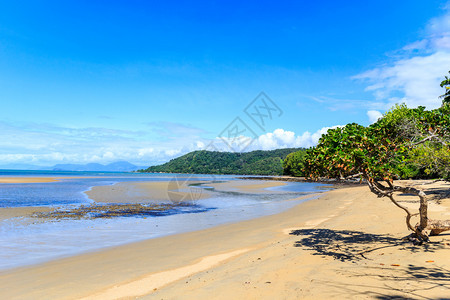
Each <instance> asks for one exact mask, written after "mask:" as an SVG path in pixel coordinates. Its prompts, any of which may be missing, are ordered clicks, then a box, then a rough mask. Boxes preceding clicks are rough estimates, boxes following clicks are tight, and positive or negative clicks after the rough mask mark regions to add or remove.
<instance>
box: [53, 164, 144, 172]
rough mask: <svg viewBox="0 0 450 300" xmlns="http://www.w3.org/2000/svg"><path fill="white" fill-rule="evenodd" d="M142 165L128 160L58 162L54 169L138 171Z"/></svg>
mask: <svg viewBox="0 0 450 300" xmlns="http://www.w3.org/2000/svg"><path fill="white" fill-rule="evenodd" d="M139 168H140V167H138V166H135V165H133V164H131V163H129V162H127V161H118V162H114V163H111V164H108V165H102V164H97V163H90V164H86V165H79V164H57V165H54V166H53V168H52V170H54V171H93V172H131V171H136V170H138V169H139Z"/></svg>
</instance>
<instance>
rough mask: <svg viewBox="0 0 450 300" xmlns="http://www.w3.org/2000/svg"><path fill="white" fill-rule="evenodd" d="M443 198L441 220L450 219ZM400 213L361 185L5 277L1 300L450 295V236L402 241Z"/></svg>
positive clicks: (0, 282)
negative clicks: (415, 242) (276, 209)
mask: <svg viewBox="0 0 450 300" xmlns="http://www.w3.org/2000/svg"><path fill="white" fill-rule="evenodd" d="M448 201H449V200H448V199H445V200H442V202H441V204H438V206H439V207H443V208H444V209H445V210H442V209H441V208H440V209H439V210H436V209H433V211H432V212H431V213H432V214H435V215H437V216H442V214H448V213H449V208H448V207H449V205H448ZM407 234H408V231H407V230H406V226H405V224H404V215H403V212H402V211H401V210H400V209H398V208H396V207H394V206H393V204H392V203H390V201H389V200H388V199H380V198H377V197H376V196H375V195H373V194H372V193H370V191H369V189H368V188H367V187H366V186H361V187H350V188H342V189H338V190H333V191H330V192H327V193H325V194H323V195H322V196H321V197H320V198H319V199H315V200H310V201H307V202H304V203H302V204H300V205H298V206H296V207H294V208H292V209H290V210H288V211H286V212H283V213H280V214H277V215H271V216H266V217H262V218H258V219H253V220H248V221H244V222H239V223H235V224H228V225H221V226H217V227H214V228H209V229H206V230H201V231H195V232H189V233H184V234H178V235H173V236H166V237H162V238H157V239H152V240H147V241H142V242H138V243H133V244H128V245H123V246H120V247H114V248H111V249H106V250H102V251H98V252H94V253H88V254H83V255H78V256H74V257H70V258H65V259H60V260H55V261H52V262H49V263H45V264H41V265H38V266H31V267H27V268H20V269H16V270H11V271H7V272H3V273H2V274H1V275H0V294H1V295H2V297H3V298H5V299H78V298H82V297H86V298H89V299H91V297H98V298H108V299H117V298H124V299H128V298H130V299H131V298H133V299H134V298H135V297H136V296H138V298H142V299H211V298H214V299H330V298H336V299H390V298H395V297H397V298H398V299H400V298H402V299H403V298H407V299H424V298H426V299H436V298H443V299H445V298H448V296H449V294H450V293H449V291H450V259H449V257H450V235H449V234H442V235H440V236H437V237H432V238H431V240H432V243H430V244H429V245H427V246H426V247H424V246H412V245H410V244H402V243H400V238H401V237H403V236H405V235H407Z"/></svg>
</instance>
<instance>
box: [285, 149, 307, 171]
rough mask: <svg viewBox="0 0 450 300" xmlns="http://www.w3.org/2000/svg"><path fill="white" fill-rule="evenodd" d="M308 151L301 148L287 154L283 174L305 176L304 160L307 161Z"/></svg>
mask: <svg viewBox="0 0 450 300" xmlns="http://www.w3.org/2000/svg"><path fill="white" fill-rule="evenodd" d="M305 156H306V151H305V150H300V151H297V152H293V153H291V154H288V156H286V159H285V160H284V161H283V174H284V175H291V176H304V175H305V174H304V171H303V170H304V168H305V166H304V161H305Z"/></svg>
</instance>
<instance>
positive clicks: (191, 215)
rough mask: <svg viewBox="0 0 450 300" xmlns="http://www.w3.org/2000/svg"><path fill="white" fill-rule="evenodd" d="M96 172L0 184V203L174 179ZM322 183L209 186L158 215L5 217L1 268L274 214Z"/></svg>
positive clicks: (78, 198)
mask: <svg viewBox="0 0 450 300" xmlns="http://www.w3.org/2000/svg"><path fill="white" fill-rule="evenodd" d="M34 175H35V174H33V176H34ZM71 175H73V174H71ZM98 176H99V175H98V174H96V177H95V178H94V177H92V178H80V179H64V180H62V181H60V182H53V183H45V184H39V183H29V184H2V185H0V206H3V207H7V206H49V205H50V206H53V205H57V206H61V205H62V206H65V205H68V204H83V203H89V202H90V201H91V200H90V199H89V198H87V196H86V195H85V194H84V193H83V191H85V190H88V189H89V188H90V187H92V186H96V185H109V184H114V183H116V182H125V181H168V180H171V179H172V178H173V176H167V175H161V174H146V176H141V175H140V174H139V175H138V176H134V175H126V176H124V174H120V175H114V176H111V174H108V175H103V176H101V177H98ZM183 176H184V177H183V178H184V179H186V178H187V179H188V180H191V181H197V180H206V181H208V180H234V178H233V177H232V176H215V177H211V176H208V175H205V176H185V175H183ZM184 179H183V180H184ZM207 186H208V184H207V183H206V184H204V187H207ZM323 187H324V185H321V184H316V183H311V184H309V183H289V184H287V185H286V186H284V187H276V188H268V189H266V190H267V193H263V194H246V193H237V192H217V191H214V190H212V191H211V192H212V197H210V198H207V199H203V200H198V201H195V205H196V206H195V207H193V208H192V209H190V208H189V207H187V208H183V209H179V210H178V211H174V212H173V213H171V214H167V215H163V216H150V217H142V216H135V217H116V218H111V219H93V220H90V219H82V220H68V219H67V220H66V219H64V220H58V221H56V220H53V221H45V222H35V221H36V220H30V219H29V218H24V217H20V218H13V219H9V220H5V221H3V222H0V269H8V268H13V267H18V266H24V265H31V264H36V263H41V262H45V261H49V260H52V259H56V258H60V257H67V256H71V255H75V254H79V253H83V252H87V251H93V250H97V249H99V248H105V247H111V246H117V245H121V244H125V243H130V242H136V241H140V240H144V239H149V238H155V237H160V236H164V235H169V234H175V233H181V232H188V231H193V230H200V229H204V228H208V227H212V226H217V225H220V224H225V223H231V222H237V221H242V220H247V219H252V218H256V217H260V216H266V215H271V214H276V213H279V212H282V211H284V210H286V209H289V208H291V207H293V206H295V205H297V204H298V203H300V202H302V201H299V200H295V201H292V200H290V199H293V198H297V197H299V196H302V195H308V194H312V193H317V192H322V191H323ZM303 201H305V200H303ZM199 208H200V209H199ZM30 221H33V222H34V223H33V222H30Z"/></svg>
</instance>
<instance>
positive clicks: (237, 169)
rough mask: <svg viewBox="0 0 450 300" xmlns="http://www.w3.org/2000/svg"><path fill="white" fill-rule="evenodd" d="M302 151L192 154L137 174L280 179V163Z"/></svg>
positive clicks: (198, 152) (196, 152)
mask: <svg viewBox="0 0 450 300" xmlns="http://www.w3.org/2000/svg"><path fill="white" fill-rule="evenodd" d="M299 150H301V148H287V149H277V150H270V151H262V150H258V151H252V152H245V153H234V152H217V151H205V150H202V151H193V152H190V153H188V154H185V155H183V156H180V157H178V158H175V159H172V160H171V161H169V162H167V163H165V164H162V165H159V166H152V167H149V168H147V169H145V170H139V172H145V173H152V172H163V173H191V174H236V175H282V174H283V160H284V159H285V158H286V156H287V155H288V154H290V153H292V152H296V151H299Z"/></svg>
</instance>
